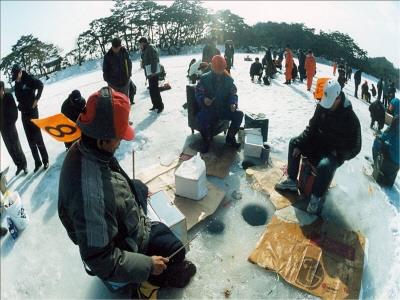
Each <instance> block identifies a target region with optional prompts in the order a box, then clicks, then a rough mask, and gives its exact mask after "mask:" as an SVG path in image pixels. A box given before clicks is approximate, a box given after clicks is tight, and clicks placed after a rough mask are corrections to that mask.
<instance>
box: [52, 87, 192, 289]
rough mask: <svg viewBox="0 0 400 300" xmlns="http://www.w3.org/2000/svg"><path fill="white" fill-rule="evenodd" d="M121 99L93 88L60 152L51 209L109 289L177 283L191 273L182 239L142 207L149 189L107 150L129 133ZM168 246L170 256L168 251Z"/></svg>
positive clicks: (184, 282) (89, 267) (89, 268)
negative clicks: (73, 137) (70, 140)
mask: <svg viewBox="0 0 400 300" xmlns="http://www.w3.org/2000/svg"><path fill="white" fill-rule="evenodd" d="M129 111H130V105H129V100H128V97H127V96H126V95H124V94H122V93H119V92H116V91H114V90H112V89H110V88H109V87H105V88H102V89H101V90H100V91H98V92H96V93H94V94H92V95H91V96H90V97H89V99H88V101H87V105H86V108H85V109H84V111H83V112H82V113H81V114H80V116H79V118H78V120H77V126H78V127H79V128H80V130H81V132H82V136H81V139H80V140H79V141H78V142H76V143H75V144H74V145H72V147H71V148H70V149H69V151H68V153H67V156H66V157H65V160H64V163H63V166H62V169H61V173H60V183H59V196H58V197H59V198H58V214H59V217H60V220H61V222H62V224H63V225H64V227H65V229H66V231H67V233H68V236H69V237H70V239H71V240H72V241H73V242H74V243H75V244H76V245H78V246H79V250H80V254H81V258H82V260H83V262H84V266H85V269H86V271H87V272H88V274H90V275H94V276H98V277H99V278H100V279H102V280H103V281H104V283H105V284H106V285H107V286H108V287H109V288H110V289H112V290H114V289H115V290H117V289H125V288H126V289H130V288H132V287H137V286H138V285H139V284H141V283H144V282H146V281H148V282H149V283H151V284H152V285H156V286H171V287H184V286H186V285H187V284H188V283H189V281H190V279H191V277H192V276H193V275H194V274H195V272H196V268H195V266H194V265H193V264H192V263H190V262H188V261H185V250H184V249H182V250H180V251H178V250H179V249H180V247H182V243H181V242H180V241H179V240H178V239H177V238H176V237H175V235H174V234H173V233H172V231H171V230H170V229H169V228H168V227H167V226H166V225H164V224H163V223H157V222H154V223H152V222H151V221H150V220H149V219H148V217H147V216H146V213H147V196H148V188H147V187H146V185H144V184H143V183H142V182H140V181H139V180H131V179H130V178H129V176H128V175H127V174H126V173H125V172H124V171H123V169H122V168H121V166H120V165H119V164H118V161H117V160H116V158H115V157H114V153H115V151H116V149H117V148H118V146H119V144H120V142H121V140H127V141H130V140H132V139H133V138H134V136H135V133H134V129H133V128H131V127H130V126H129V123H128V122H129ZM175 251H178V253H177V254H176V255H175V256H174V257H173V258H172V259H170V260H169V259H168V258H167V257H168V256H169V255H171V254H173V253H174V252H175Z"/></svg>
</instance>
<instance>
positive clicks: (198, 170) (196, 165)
mask: <svg viewBox="0 0 400 300" xmlns="http://www.w3.org/2000/svg"><path fill="white" fill-rule="evenodd" d="M207 192H208V189H207V177H206V165H205V163H204V161H203V160H202V159H201V157H200V156H194V157H192V158H191V159H190V160H188V161H185V162H183V163H182V164H181V165H180V166H179V167H178V169H177V170H176V172H175V194H177V195H178V196H181V197H185V198H189V199H192V200H201V199H203V198H204V197H205V196H206V195H207Z"/></svg>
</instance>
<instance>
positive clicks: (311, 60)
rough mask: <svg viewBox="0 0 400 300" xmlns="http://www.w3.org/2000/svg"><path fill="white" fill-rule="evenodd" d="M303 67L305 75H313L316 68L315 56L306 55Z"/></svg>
mask: <svg viewBox="0 0 400 300" xmlns="http://www.w3.org/2000/svg"><path fill="white" fill-rule="evenodd" d="M304 67H305V68H306V73H307V76H308V75H311V76H314V75H315V72H316V70H317V65H316V63H315V57H314V56H313V55H309V54H308V55H307V57H306V62H305V65H304Z"/></svg>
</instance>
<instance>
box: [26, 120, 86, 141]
mask: <svg viewBox="0 0 400 300" xmlns="http://www.w3.org/2000/svg"><path fill="white" fill-rule="evenodd" d="M31 121H32V122H33V123H34V124H35V125H36V126H37V127H39V128H41V129H43V130H44V131H46V132H47V133H48V134H49V135H50V136H51V137H52V138H54V139H55V140H57V141H59V142H67V143H68V142H73V141H76V140H77V139H79V138H80V137H81V131H80V129H79V128H78V126H76V124H75V123H74V122H72V121H71V120H70V119H68V118H67V117H66V116H64V115H63V114H57V115H54V116H51V117H48V118H44V119H32V120H31Z"/></svg>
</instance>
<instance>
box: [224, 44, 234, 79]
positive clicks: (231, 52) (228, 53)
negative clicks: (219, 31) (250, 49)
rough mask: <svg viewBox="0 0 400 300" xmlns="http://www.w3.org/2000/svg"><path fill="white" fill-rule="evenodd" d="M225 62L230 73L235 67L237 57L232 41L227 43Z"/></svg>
mask: <svg viewBox="0 0 400 300" xmlns="http://www.w3.org/2000/svg"><path fill="white" fill-rule="evenodd" d="M224 55H225V60H226V70H227V71H228V72H229V73H230V72H231V68H232V67H233V56H234V55H235V48H234V47H233V42H232V41H226V43H225V54H224Z"/></svg>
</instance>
